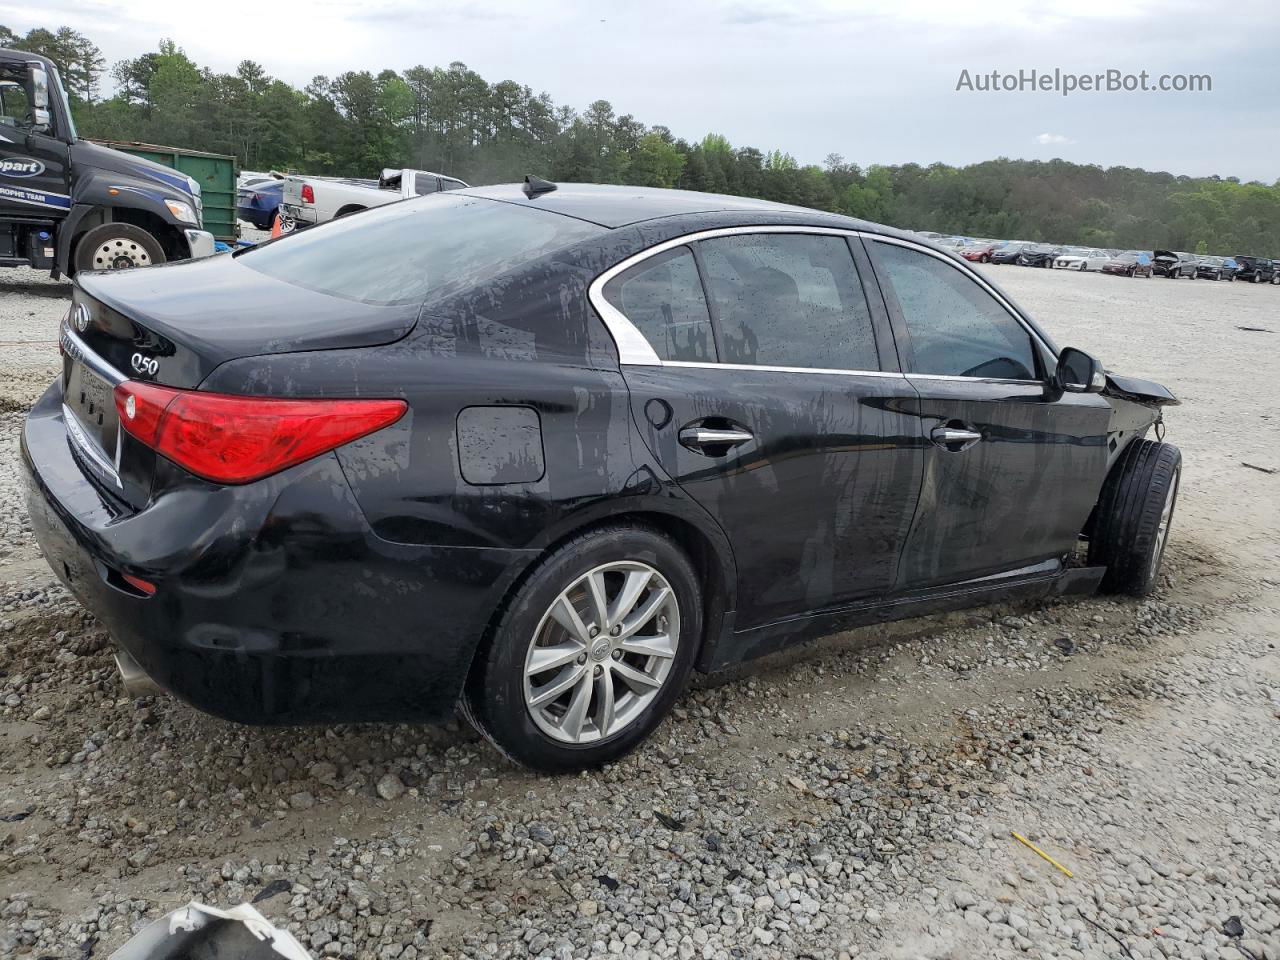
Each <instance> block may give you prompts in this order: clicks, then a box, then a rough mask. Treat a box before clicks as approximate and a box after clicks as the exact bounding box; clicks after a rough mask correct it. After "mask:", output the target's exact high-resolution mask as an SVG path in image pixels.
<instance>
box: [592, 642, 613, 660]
mask: <svg viewBox="0 0 1280 960" xmlns="http://www.w3.org/2000/svg"><path fill="white" fill-rule="evenodd" d="M608 657H609V641H608V640H601V641H600V642H599V643H597V644H596V645H595V646H593V647H592V648H591V659H592V660H595V661H597V662H599V661H601V660H606V659H608Z"/></svg>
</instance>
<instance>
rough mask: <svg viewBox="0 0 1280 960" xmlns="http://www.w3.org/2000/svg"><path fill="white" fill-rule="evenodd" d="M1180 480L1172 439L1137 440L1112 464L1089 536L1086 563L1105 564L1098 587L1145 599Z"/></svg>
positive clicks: (1161, 556) (1157, 569) (1165, 538)
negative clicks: (1105, 569)
mask: <svg viewBox="0 0 1280 960" xmlns="http://www.w3.org/2000/svg"><path fill="white" fill-rule="evenodd" d="M1181 478H1182V453H1181V451H1180V450H1178V448H1177V447H1175V446H1174V445H1173V444H1171V443H1160V442H1157V441H1154V440H1136V441H1134V442H1133V443H1131V444H1129V448H1128V449H1127V450H1125V451H1124V453H1122V454H1121V455H1120V459H1119V461H1118V462H1117V463H1116V464H1115V465H1114V466H1113V467H1112V468H1111V473H1110V474H1109V475H1108V476H1107V479H1106V482H1105V483H1104V484H1103V485H1102V493H1101V495H1100V496H1099V497H1098V505H1097V507H1096V508H1095V510H1094V518H1093V527H1092V529H1091V530H1090V535H1089V564H1090V566H1105V567H1106V568H1107V572H1106V574H1105V575H1104V576H1103V578H1102V585H1101V588H1102V589H1103V590H1104V591H1106V592H1108V593H1128V594H1132V595H1133V596H1136V597H1145V596H1146V595H1147V594H1149V593H1150V592H1151V591H1152V590H1153V589H1154V588H1155V585H1156V581H1157V579H1158V578H1159V576H1160V565H1161V562H1162V561H1163V560H1164V551H1165V546H1166V545H1167V544H1168V542H1169V529H1170V527H1171V526H1172V524H1173V511H1174V507H1176V506H1177V503H1178V484H1179V481H1180V480H1181Z"/></svg>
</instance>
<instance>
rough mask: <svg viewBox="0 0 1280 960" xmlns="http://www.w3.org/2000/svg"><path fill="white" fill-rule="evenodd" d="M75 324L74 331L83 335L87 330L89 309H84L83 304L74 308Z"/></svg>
mask: <svg viewBox="0 0 1280 960" xmlns="http://www.w3.org/2000/svg"><path fill="white" fill-rule="evenodd" d="M75 324H76V329H77V330H79V331H80V332H81V333H84V332H85V331H86V330H87V329H89V308H88V307H86V306H85V305H84V304H83V303H81V304H78V305H77V306H76V312H75Z"/></svg>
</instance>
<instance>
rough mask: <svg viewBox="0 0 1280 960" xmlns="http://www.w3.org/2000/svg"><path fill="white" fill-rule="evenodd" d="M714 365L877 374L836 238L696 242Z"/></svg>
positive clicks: (862, 312) (868, 332)
mask: <svg viewBox="0 0 1280 960" xmlns="http://www.w3.org/2000/svg"><path fill="white" fill-rule="evenodd" d="M699 252H700V253H701V255H702V262H703V266H704V268H705V271H706V281H707V290H708V292H709V294H710V296H711V299H712V301H713V302H714V304H715V308H716V314H717V321H718V323H719V333H720V360H721V361H722V362H724V363H741V364H751V365H761V366H776V367H818V368H832V369H843V370H878V369H879V359H878V357H877V354H876V345H875V335H874V333H873V332H872V327H871V316H870V313H869V312H868V309H867V302H866V298H865V297H864V296H863V293H862V287H861V285H860V284H859V283H858V275H857V270H856V267H855V266H854V262H853V255H852V254H851V253H850V252H849V247H848V244H847V243H846V242H845V239H844V238H843V237H838V236H814V235H808V234H798V233H797V234H788V233H759V234H744V235H741V236H729V237H716V238H714V239H711V240H703V241H701V242H700V244H699Z"/></svg>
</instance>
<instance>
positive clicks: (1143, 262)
mask: <svg viewBox="0 0 1280 960" xmlns="http://www.w3.org/2000/svg"><path fill="white" fill-rule="evenodd" d="M1151 270H1152V266H1151V254H1149V253H1147V252H1146V251H1145V250H1126V251H1125V252H1124V253H1121V254H1118V255H1117V256H1115V257H1112V258H1111V259H1110V260H1108V261H1107V262H1106V263H1104V264H1103V265H1102V272H1103V273H1112V274H1119V275H1120V276H1122V277H1150V276H1151Z"/></svg>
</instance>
